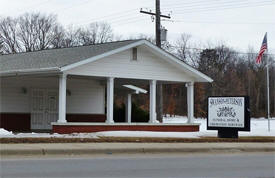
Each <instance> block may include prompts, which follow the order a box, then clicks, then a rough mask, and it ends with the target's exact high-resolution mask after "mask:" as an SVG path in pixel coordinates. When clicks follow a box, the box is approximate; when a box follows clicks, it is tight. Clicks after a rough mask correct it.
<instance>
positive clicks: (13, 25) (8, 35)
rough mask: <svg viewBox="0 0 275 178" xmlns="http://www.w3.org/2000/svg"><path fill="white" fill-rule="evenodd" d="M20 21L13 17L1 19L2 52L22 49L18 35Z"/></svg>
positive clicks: (15, 51)
mask: <svg viewBox="0 0 275 178" xmlns="http://www.w3.org/2000/svg"><path fill="white" fill-rule="evenodd" d="M17 26H18V23H17V21H16V20H15V19H13V18H11V17H6V18H3V19H0V41H1V49H0V51H1V53H17V52H20V51H22V49H21V46H20V42H19V40H18V36H17Z"/></svg>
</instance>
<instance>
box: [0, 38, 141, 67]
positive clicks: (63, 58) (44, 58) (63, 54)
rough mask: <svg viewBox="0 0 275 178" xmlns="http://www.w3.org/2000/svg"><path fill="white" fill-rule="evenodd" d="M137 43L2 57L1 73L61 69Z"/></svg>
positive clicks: (119, 43) (127, 41)
mask: <svg viewBox="0 0 275 178" xmlns="http://www.w3.org/2000/svg"><path fill="white" fill-rule="evenodd" d="M137 41H140V40H126V41H117V42H109V43H102V44H95V45H89V46H79V47H71V48H58V49H48V50H41V51H35V52H25V53H17V54H8V55H0V72H6V71H16V70H32V69H34V70H35V69H38V70H39V69H43V68H54V67H58V68H61V67H64V66H67V65H70V64H73V63H76V62H79V61H82V60H84V59H87V58H90V57H94V56H97V55H100V54H103V53H106V52H108V51H111V50H115V49H118V48H121V47H123V46H126V45H129V44H131V43H135V42H137Z"/></svg>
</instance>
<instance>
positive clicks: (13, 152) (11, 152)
mask: <svg viewBox="0 0 275 178" xmlns="http://www.w3.org/2000/svg"><path fill="white" fill-rule="evenodd" d="M214 152H220V153H222V152H224V153H240V152H275V148H273V147H262V148H252V147H247V148H241V147H240V148H236V147H228V148H214V147H213V148H125V149H121V148H117V149H116V148H112V149H88V148H84V149H1V150H0V154H1V157H2V156H47V155H48V156H50V155H68V156H71V155H96V154H146V153H151V154H154V153H155V154H156V153H158V154H161V153H214Z"/></svg>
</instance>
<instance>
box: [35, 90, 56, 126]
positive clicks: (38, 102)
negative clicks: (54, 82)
mask: <svg viewBox="0 0 275 178" xmlns="http://www.w3.org/2000/svg"><path fill="white" fill-rule="evenodd" d="M31 100H32V105H31V129H40V130H50V129H52V126H51V122H56V121H57V117H58V112H57V111H58V91H57V90H51V89H33V90H32V96H31Z"/></svg>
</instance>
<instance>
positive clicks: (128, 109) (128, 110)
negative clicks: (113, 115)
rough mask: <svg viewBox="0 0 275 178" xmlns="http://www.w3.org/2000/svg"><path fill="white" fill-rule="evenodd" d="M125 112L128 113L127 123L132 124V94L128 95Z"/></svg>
mask: <svg viewBox="0 0 275 178" xmlns="http://www.w3.org/2000/svg"><path fill="white" fill-rule="evenodd" d="M125 111H126V116H125V118H126V122H128V123H131V117H132V94H127V98H126V100H125Z"/></svg>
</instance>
